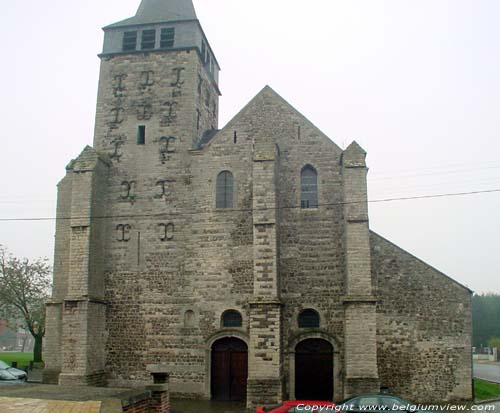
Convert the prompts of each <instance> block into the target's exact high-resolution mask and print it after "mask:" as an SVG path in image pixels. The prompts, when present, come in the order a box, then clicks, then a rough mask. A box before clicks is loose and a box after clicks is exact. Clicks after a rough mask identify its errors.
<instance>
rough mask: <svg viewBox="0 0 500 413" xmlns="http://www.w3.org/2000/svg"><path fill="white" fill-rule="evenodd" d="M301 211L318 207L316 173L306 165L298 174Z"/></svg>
mask: <svg viewBox="0 0 500 413" xmlns="http://www.w3.org/2000/svg"><path fill="white" fill-rule="evenodd" d="M300 189H301V198H300V206H301V208H302V209H309V208H317V207H318V173H317V172H316V169H314V168H313V167H312V166H311V165H306V166H304V168H303V169H302V172H301V173H300Z"/></svg>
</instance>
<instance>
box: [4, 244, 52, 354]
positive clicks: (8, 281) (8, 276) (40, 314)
mask: <svg viewBox="0 0 500 413" xmlns="http://www.w3.org/2000/svg"><path fill="white" fill-rule="evenodd" d="M51 272H52V269H51V267H50V265H49V264H48V260H47V259H42V258H38V259H36V260H33V261H30V260H29V259H27V258H22V259H18V258H15V257H14V256H13V255H12V254H10V253H9V252H8V251H7V249H5V248H4V247H3V246H1V245H0V306H1V307H3V308H4V309H5V311H6V312H7V313H8V314H9V315H10V317H12V318H14V317H20V318H22V320H23V321H24V325H25V328H26V329H27V330H28V331H29V332H30V333H31V335H32V336H33V338H34V339H35V348H34V350H33V360H34V361H35V362H40V361H42V346H43V337H44V335H45V301H46V300H47V299H48V298H49V296H50V290H51Z"/></svg>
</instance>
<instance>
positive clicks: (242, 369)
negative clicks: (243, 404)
mask: <svg viewBox="0 0 500 413" xmlns="http://www.w3.org/2000/svg"><path fill="white" fill-rule="evenodd" d="M211 350H212V351H211V353H212V358H211V396H212V400H223V401H243V400H246V396H247V378H248V346H247V345H246V343H245V342H244V341H243V340H240V339H239V338H235V337H226V338H221V339H220V340H217V341H216V342H214V343H213V344H212V349H211Z"/></svg>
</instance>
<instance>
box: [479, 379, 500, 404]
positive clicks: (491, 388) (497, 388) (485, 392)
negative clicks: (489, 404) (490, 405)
mask: <svg viewBox="0 0 500 413" xmlns="http://www.w3.org/2000/svg"><path fill="white" fill-rule="evenodd" d="M474 392H475V395H476V400H477V401H480V400H488V399H496V398H500V384H494V383H490V382H488V381H484V380H480V379H474Z"/></svg>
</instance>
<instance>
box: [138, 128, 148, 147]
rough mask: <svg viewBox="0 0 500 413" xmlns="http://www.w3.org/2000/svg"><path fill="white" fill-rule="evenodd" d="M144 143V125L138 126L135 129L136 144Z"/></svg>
mask: <svg viewBox="0 0 500 413" xmlns="http://www.w3.org/2000/svg"><path fill="white" fill-rule="evenodd" d="M145 144H146V126H143V125H142V126H139V129H138V130H137V145H145Z"/></svg>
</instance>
